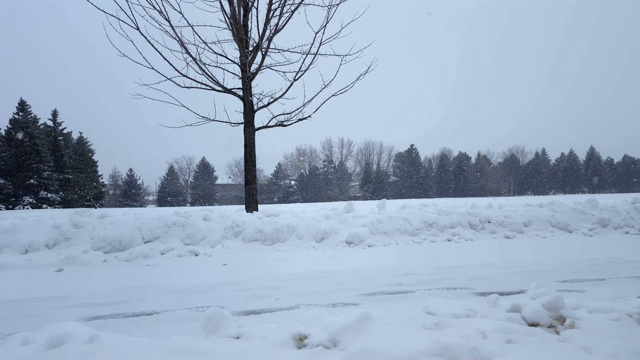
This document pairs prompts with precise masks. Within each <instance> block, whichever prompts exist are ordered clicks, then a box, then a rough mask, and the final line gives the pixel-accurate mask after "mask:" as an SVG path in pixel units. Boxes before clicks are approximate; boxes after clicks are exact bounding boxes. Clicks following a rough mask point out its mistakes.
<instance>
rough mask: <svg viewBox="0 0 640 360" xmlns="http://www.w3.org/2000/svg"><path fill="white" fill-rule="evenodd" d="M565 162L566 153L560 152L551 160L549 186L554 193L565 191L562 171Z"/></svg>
mask: <svg viewBox="0 0 640 360" xmlns="http://www.w3.org/2000/svg"><path fill="white" fill-rule="evenodd" d="M566 163H567V154H565V153H564V152H563V153H560V155H559V156H558V157H557V158H556V159H555V160H554V161H553V165H551V176H550V178H551V188H552V190H553V192H554V193H556V194H564V193H565V192H566V186H565V184H564V182H563V178H562V173H563V171H564V168H565V165H566Z"/></svg>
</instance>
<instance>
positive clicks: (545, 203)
mask: <svg viewBox="0 0 640 360" xmlns="http://www.w3.org/2000/svg"><path fill="white" fill-rule="evenodd" d="M0 358H2V359H22V358H27V359H50V358H74V359H103V358H104V359H116V358H117V359H122V358H136V359H140V358H148V359H157V358H165V359H166V358H170V359H173V358H176V359H187V358H200V359H257V358H259V359H287V358H292V359H639V358H640V195H639V194H627V195H598V196H587V195H581V196H553V197H520V198H498V199H438V200H399V201H381V202H375V201H374V202H353V203H330V204H300V205H278V206H263V207H262V208H261V212H260V213H259V214H254V215H247V214H245V213H244V212H243V209H242V208H241V207H212V208H178V209H176V208H173V209H166V208H165V209H151V208H148V209H100V210H55V211H54V210H45V211H11V212H9V211H5V212H0Z"/></svg>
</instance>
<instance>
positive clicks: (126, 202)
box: [120, 168, 184, 208]
mask: <svg viewBox="0 0 640 360" xmlns="http://www.w3.org/2000/svg"><path fill="white" fill-rule="evenodd" d="M178 182H179V179H178ZM158 192H159V191H158ZM182 195H183V191H182V186H181V187H180V196H179V198H180V200H181V201H184V200H183V196H182ZM144 205H145V199H144V190H143V184H142V182H141V181H140V177H139V176H138V175H136V172H135V171H133V169H132V168H129V170H128V171H127V173H126V174H125V176H124V179H123V180H122V192H121V193H120V207H123V208H132V207H144Z"/></svg>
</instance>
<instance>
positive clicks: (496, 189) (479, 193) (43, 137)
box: [0, 99, 640, 210]
mask: <svg viewBox="0 0 640 360" xmlns="http://www.w3.org/2000/svg"><path fill="white" fill-rule="evenodd" d="M94 156H95V151H94V150H93V148H92V145H91V143H90V142H89V140H88V139H87V138H86V137H84V136H83V134H82V133H79V135H78V136H77V137H74V136H73V134H72V132H71V131H67V130H66V128H65V127H64V126H63V121H61V120H60V114H59V112H58V110H57V109H54V110H53V111H51V115H50V117H49V118H48V119H47V121H46V122H41V121H40V118H39V117H37V116H36V115H35V114H34V113H33V112H32V110H31V106H30V105H29V104H28V103H27V102H26V101H25V100H24V99H20V101H19V102H18V105H17V106H16V110H15V112H14V113H13V115H12V116H11V118H10V119H9V123H8V125H7V127H6V128H5V129H4V131H2V130H0V210H3V209H7V210H10V209H42V208H78V207H94V208H97V207H143V206H147V205H149V204H152V203H153V202H154V200H155V203H156V204H157V206H161V207H165V206H210V205H217V204H232V203H241V202H242V199H243V187H242V185H241V181H242V180H243V179H244V172H243V167H242V159H234V160H233V161H231V162H230V163H229V164H227V172H228V173H229V179H230V180H231V181H232V182H234V183H236V184H237V185H229V184H217V180H218V176H217V175H216V171H215V168H214V167H213V165H211V163H209V161H207V159H206V158H204V157H202V158H201V159H200V160H199V161H197V162H196V158H195V157H193V156H187V155H184V156H181V157H178V158H175V159H173V160H172V161H170V162H168V164H167V165H168V167H167V171H166V173H165V174H164V176H162V178H161V179H160V181H159V184H158V185H157V188H156V189H155V195H156V196H155V197H154V196H153V195H154V191H152V190H151V189H149V187H148V186H145V184H144V182H143V181H141V179H140V177H139V176H137V175H136V173H135V171H134V170H133V169H132V168H129V169H128V171H127V172H126V173H125V174H124V175H123V174H122V173H121V172H120V171H119V170H118V169H117V168H114V169H113V170H112V171H111V173H110V174H109V176H108V178H107V182H106V184H105V183H104V182H103V181H102V175H100V174H99V172H98V162H97V161H96V160H95V159H94ZM258 173H259V174H261V175H260V176H259V177H260V183H259V187H258V190H259V191H258V194H259V198H260V202H261V203H263V204H274V203H297V202H330V201H344V200H359V199H362V200H374V199H383V198H388V199H413V198H442V197H487V196H517V195H549V194H580V193H591V194H598V193H630V192H640V159H638V158H635V157H633V156H629V155H626V154H625V155H624V156H622V158H621V159H619V160H618V161H615V160H614V159H613V158H611V157H607V158H603V156H602V155H601V154H600V153H599V152H598V150H597V149H596V148H595V147H594V146H591V147H590V148H589V149H588V151H587V152H586V154H585V155H584V158H580V156H579V155H578V154H577V153H576V152H575V151H574V150H572V149H570V150H569V151H568V152H566V153H564V152H563V153H561V154H560V155H559V156H558V157H557V158H555V159H553V160H552V158H551V157H550V156H549V154H548V153H547V152H546V150H545V149H544V148H542V149H541V150H539V151H538V150H537V151H535V152H530V151H527V150H526V149H525V148H524V147H523V146H513V147H511V148H509V149H507V150H505V151H503V152H502V153H500V154H499V155H496V154H493V153H491V152H484V153H483V152H477V153H476V154H475V155H474V156H473V157H472V156H471V155H469V154H467V153H465V152H458V153H457V154H455V153H454V152H453V151H452V150H451V149H449V148H443V149H441V150H440V151H439V152H437V153H435V154H431V155H430V156H425V157H421V155H420V153H419V151H418V149H417V148H416V147H415V146H414V145H411V146H409V147H408V148H407V149H406V150H404V151H396V150H395V149H394V147H393V146H390V145H387V144H384V143H383V142H381V141H374V140H364V141H362V142H361V143H359V144H356V143H355V142H354V141H353V140H351V139H349V138H344V137H341V138H338V139H335V140H334V139H333V138H326V139H325V140H323V141H322V142H321V144H320V146H319V147H314V146H310V145H305V146H297V147H296V148H295V149H294V150H293V151H291V152H288V153H286V154H284V156H283V158H282V160H281V161H280V162H279V163H278V164H277V165H276V167H275V169H274V170H273V172H272V173H271V175H270V176H267V175H266V174H264V172H263V171H262V170H261V169H258Z"/></svg>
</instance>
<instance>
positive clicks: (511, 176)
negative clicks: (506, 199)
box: [498, 153, 522, 196]
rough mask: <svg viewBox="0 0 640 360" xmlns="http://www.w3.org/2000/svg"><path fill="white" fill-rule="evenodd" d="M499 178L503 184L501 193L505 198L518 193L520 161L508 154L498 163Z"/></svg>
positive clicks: (514, 155) (512, 154)
mask: <svg viewBox="0 0 640 360" xmlns="http://www.w3.org/2000/svg"><path fill="white" fill-rule="evenodd" d="M498 167H499V168H500V175H501V176H500V177H501V180H502V184H503V193H504V194H505V195H507V196H515V195H517V194H518V193H519V187H518V186H519V181H520V178H521V176H522V165H521V163H520V159H519V158H518V156H517V155H516V154H514V153H511V154H509V155H508V156H507V157H506V158H504V159H503V160H502V161H501V162H500V163H498Z"/></svg>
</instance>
